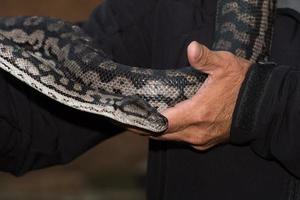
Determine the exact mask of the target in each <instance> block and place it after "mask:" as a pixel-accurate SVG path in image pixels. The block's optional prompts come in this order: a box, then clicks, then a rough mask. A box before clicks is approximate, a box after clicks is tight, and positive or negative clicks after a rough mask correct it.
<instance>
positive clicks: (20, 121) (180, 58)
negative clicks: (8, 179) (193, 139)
mask: <svg viewBox="0 0 300 200" xmlns="http://www.w3.org/2000/svg"><path fill="white" fill-rule="evenodd" d="M215 9H216V0H126V1H124V0H110V1H106V2H105V3H104V4H103V5H102V6H100V7H98V8H97V9H96V10H95V11H94V12H93V14H92V15H91V17H90V19H89V20H88V21H86V22H85V23H83V24H82V27H83V28H84V30H85V31H86V32H87V33H88V34H90V35H91V36H93V37H94V38H95V40H96V41H97V42H98V44H99V46H101V47H102V48H103V49H104V50H105V51H106V52H107V53H108V54H110V55H112V57H113V59H114V60H116V61H118V62H121V63H125V64H128V65H140V66H151V67H153V68H170V67H181V66H186V65H188V62H187V57H186V47H187V45H188V44H189V42H191V41H192V40H197V41H199V42H201V43H203V44H205V45H207V46H209V47H210V46H211V45H212V42H213V32H214V18H215V12H216V10H215ZM271 60H273V61H275V62H276V63H278V66H276V67H274V68H273V67H272V68H261V67H258V66H253V67H252V68H251V69H250V70H249V72H248V74H247V77H246V80H245V81H244V83H243V86H242V88H241V91H240V95H239V99H238V103H237V106H236V108H235V113H234V119H233V125H232V129H231V138H230V144H226V145H222V146H218V147H215V148H213V149H211V150H208V151H206V152H199V151H196V150H193V149H192V148H190V147H188V146H187V145H184V144H178V143H175V142H174V143H173V142H160V141H152V140H151V141H150V145H149V148H150V152H149V162H148V192H147V196H148V199H150V200H177V199H178V200H181V199H189V200H194V199H195V200H196V199H205V200H210V199H212V200H215V199H223V200H224V199H228V200H234V199H243V200H248V199H249V200H250V199H251V200H252V199H256V200H260V199H261V200H263V199H264V200H265V199H278V200H279V199H282V200H283V199H299V198H300V184H299V183H300V182H299V179H298V178H299V177H300V106H299V105H300V104H299V102H300V69H299V67H300V64H299V63H300V62H299V61H300V14H299V13H296V12H295V11H292V10H290V9H280V10H278V12H277V18H276V22H275V30H274V39H273V48H272V54H271ZM0 91H1V98H0V101H1V104H0V130H1V137H2V138H1V139H0V153H1V162H0V168H1V169H2V170H3V171H9V172H12V173H14V174H22V173H25V172H26V171H29V170H32V169H35V168H41V167H45V166H49V165H53V164H61V163H66V162H69V161H70V160H72V159H73V158H75V157H76V156H78V155H80V154H81V153H83V152H84V151H86V150H87V149H88V148H90V147H92V146H94V145H96V144H97V143H99V142H100V141H101V140H103V139H105V138H107V137H110V136H111V135H114V134H115V133H117V132H119V131H120V129H118V128H116V127H114V126H113V125H112V126H111V127H106V128H104V127H102V128H99V127H95V126H94V124H95V121H96V120H97V121H99V118H98V117H95V116H91V115H89V114H85V113H80V112H78V111H74V110H72V109H69V108H66V107H64V106H61V105H59V104H57V103H53V102H52V101H51V100H48V99H47V98H45V97H43V96H42V95H40V94H38V93H37V92H35V91H32V90H31V89H30V88H28V87H27V86H25V85H23V84H21V83H20V82H19V81H16V80H14V79H13V78H12V77H10V76H9V75H8V74H6V73H3V72H1V76H0ZM82 119H84V120H82ZM86 119H90V120H86ZM101 120H104V121H105V122H104V123H107V122H106V120H105V119H101ZM96 124H97V123H96ZM98 124H99V122H98Z"/></svg>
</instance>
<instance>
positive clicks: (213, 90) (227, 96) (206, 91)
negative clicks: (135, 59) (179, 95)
mask: <svg viewBox="0 0 300 200" xmlns="http://www.w3.org/2000/svg"><path fill="white" fill-rule="evenodd" d="M188 59H189V62H190V64H191V65H192V66H193V67H194V68H196V69H198V70H201V71H202V72H205V73H207V74H208V78H207V79H206V80H205V82H204V84H203V85H202V87H201V88H200V89H199V91H198V92H197V93H196V94H195V95H194V96H193V97H192V98H191V99H188V100H186V101H183V102H180V103H178V104H177V105H176V106H174V107H172V108H169V109H167V110H165V111H164V112H163V113H162V114H163V115H165V116H166V117H167V118H168V120H169V128H168V130H167V132H166V134H164V135H162V136H159V137H153V138H154V139H158V140H167V141H180V142H186V143H188V144H190V145H192V146H193V147H194V148H196V149H198V150H206V149H208V148H210V147H213V146H215V145H217V144H219V143H223V142H225V141H226V140H227V139H228V138H229V132H230V126H231V121H232V115H233V111H234V107H235V104H236V100H237V97H238V93H239V90H240V87H241V84H242V82H243V80H244V78H245V75H246V73H247V71H248V69H249V67H250V65H251V63H250V61H247V60H245V59H243V58H239V57H237V56H234V55H233V54H232V53H229V52H225V51H211V50H209V49H208V48H206V47H205V46H203V45H201V44H199V43H197V42H192V43H191V44H190V45H189V46H188Z"/></svg>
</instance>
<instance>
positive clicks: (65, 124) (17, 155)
mask: <svg viewBox="0 0 300 200" xmlns="http://www.w3.org/2000/svg"><path fill="white" fill-rule="evenodd" d="M0 91H1V98H0V131H1V136H0V137H1V139H0V141H1V142H0V155H1V158H0V170H2V171H8V172H11V173H13V174H16V175H21V174H23V173H25V172H27V171H30V170H33V169H38V168H44V167H47V166H51V165H56V164H63V163H67V162H70V161H71V160H73V159H74V158H76V157H78V156H79V155H81V154H82V153H84V152H85V151H87V150H88V149H89V148H91V147H93V146H95V145H96V144H98V143H99V142H101V141H103V140H104V139H106V138H109V137H112V136H113V135H115V134H116V133H118V132H120V131H121V129H120V128H117V127H116V126H113V125H110V122H108V121H107V120H105V119H103V118H99V117H97V116H95V115H92V114H87V113H81V112H79V111H76V110H73V109H71V108H68V107H65V106H63V105H61V104H59V103H56V102H54V101H52V100H50V99H48V98H47V97H44V96H42V95H41V94H39V93H38V92H36V91H33V90H32V89H30V88H29V87H27V86H26V85H24V84H22V83H20V82H18V81H17V80H15V79H14V78H13V77H10V76H9V75H8V74H4V72H0Z"/></svg>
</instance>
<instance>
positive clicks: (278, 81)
mask: <svg viewBox="0 0 300 200" xmlns="http://www.w3.org/2000/svg"><path fill="white" fill-rule="evenodd" d="M231 142H232V143H234V144H238V145H250V146H251V147H252V149H253V151H255V152H256V153H257V154H258V155H259V156H261V157H263V158H265V159H270V160H275V161H277V162H278V163H279V164H281V165H282V166H284V167H285V168H286V169H287V170H288V171H289V172H290V173H292V174H294V175H295V176H297V177H300V70H299V68H296V67H289V66H282V65H275V64H264V65H261V64H255V65H253V66H252V67H251V68H250V70H249V72H248V74H247V76H246V79H245V81H244V83H243V86H242V88H241V90H240V94H239V98H238V101H237V104H236V108H235V112H234V116H233V123H232V127H231Z"/></svg>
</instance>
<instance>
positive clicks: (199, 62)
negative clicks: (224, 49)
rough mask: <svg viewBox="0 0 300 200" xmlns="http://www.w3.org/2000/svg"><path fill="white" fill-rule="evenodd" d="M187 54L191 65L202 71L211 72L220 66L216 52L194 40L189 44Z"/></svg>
mask: <svg viewBox="0 0 300 200" xmlns="http://www.w3.org/2000/svg"><path fill="white" fill-rule="evenodd" d="M187 54H188V59H189V62H190V64H191V66H192V67H194V68H196V69H198V70H200V71H202V72H204V73H207V74H212V72H213V71H214V70H216V69H217V68H219V67H221V66H222V61H221V59H220V58H219V57H218V56H217V54H215V53H214V52H212V51H211V50H209V49H208V48H207V47H206V46H204V45H201V44H200V43H198V42H196V41H193V42H191V43H190V44H189V46H188V48H187Z"/></svg>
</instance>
